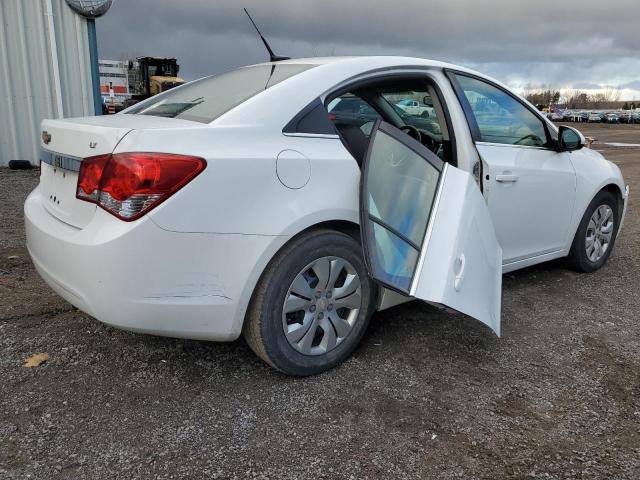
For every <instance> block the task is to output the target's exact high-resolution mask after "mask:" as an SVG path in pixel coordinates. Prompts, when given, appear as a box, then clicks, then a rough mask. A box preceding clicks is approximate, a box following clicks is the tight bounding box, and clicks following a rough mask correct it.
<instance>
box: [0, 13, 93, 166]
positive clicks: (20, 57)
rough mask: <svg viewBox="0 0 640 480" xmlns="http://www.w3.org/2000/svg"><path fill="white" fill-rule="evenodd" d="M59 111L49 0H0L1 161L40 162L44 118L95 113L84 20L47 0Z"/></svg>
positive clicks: (86, 28)
mask: <svg viewBox="0 0 640 480" xmlns="http://www.w3.org/2000/svg"><path fill="white" fill-rule="evenodd" d="M50 2H51V7H52V14H53V24H54V33H55V41H56V44H57V48H56V53H57V57H58V65H57V68H58V69H59V76H60V94H61V97H62V109H61V110H62V111H61V112H60V111H59V110H60V109H59V108H58V106H57V101H56V88H55V84H56V82H55V76H54V72H55V68H56V66H55V65H54V63H53V60H52V50H51V42H50V35H49V17H48V16H47V15H46V13H47V3H48V0H0V166H2V165H7V164H8V162H9V160H29V161H31V163H32V164H34V165H37V164H38V145H39V137H40V122H41V120H42V119H44V118H58V117H65V118H68V117H78V116H85V115H93V114H94V99H93V85H92V78H91V61H90V52H89V42H88V25H87V20H86V19H85V18H83V17H81V16H80V15H77V14H76V13H75V12H74V11H73V10H71V8H69V6H68V5H67V4H66V2H65V0H50Z"/></svg>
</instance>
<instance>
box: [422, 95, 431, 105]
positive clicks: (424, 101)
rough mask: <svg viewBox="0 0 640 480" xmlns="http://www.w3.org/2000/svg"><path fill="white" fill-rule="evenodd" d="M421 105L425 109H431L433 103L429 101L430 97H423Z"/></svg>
mask: <svg viewBox="0 0 640 480" xmlns="http://www.w3.org/2000/svg"><path fill="white" fill-rule="evenodd" d="M422 103H423V104H425V105H426V106H427V107H433V101H432V100H431V96H430V95H425V96H424V97H422Z"/></svg>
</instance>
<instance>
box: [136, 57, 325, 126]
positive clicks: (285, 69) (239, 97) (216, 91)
mask: <svg viewBox="0 0 640 480" xmlns="http://www.w3.org/2000/svg"><path fill="white" fill-rule="evenodd" d="M313 67H315V65H310V64H292V63H285V64H280V65H255V66H251V67H244V68H239V69H238V70H233V71H231V72H227V73H223V74H221V75H216V76H214V77H207V78H203V79H202V80H196V81H195V82H191V83H188V84H186V85H184V86H183V87H180V88H178V89H176V90H171V91H170V92H169V93H167V94H165V95H162V96H160V97H158V98H157V99H155V100H152V101H151V102H149V103H144V104H142V105H134V106H133V107H132V108H131V109H130V110H128V111H127V113H131V114H137V115H154V116H158V117H170V118H180V119H183V120H192V121H196V122H202V123H209V122H211V121H213V120H215V119H216V118H218V117H219V116H220V115H222V114H223V113H225V112H228V111H229V110H231V109H232V108H234V107H237V106H238V105H240V104H241V103H243V102H244V101H246V100H248V99H249V98H251V97H253V96H254V95H257V94H258V93H260V92H262V91H264V90H266V89H268V88H269V87H272V86H273V85H275V84H277V83H280V82H282V81H284V80H286V79H288V78H290V77H292V76H294V75H297V74H298V73H301V72H304V71H305V70H308V69H310V68H313Z"/></svg>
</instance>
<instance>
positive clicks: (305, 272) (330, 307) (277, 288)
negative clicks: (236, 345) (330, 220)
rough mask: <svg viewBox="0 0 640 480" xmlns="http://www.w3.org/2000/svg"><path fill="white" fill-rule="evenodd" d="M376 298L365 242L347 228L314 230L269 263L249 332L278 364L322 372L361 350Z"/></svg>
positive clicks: (261, 352)
mask: <svg viewBox="0 0 640 480" xmlns="http://www.w3.org/2000/svg"><path fill="white" fill-rule="evenodd" d="M375 301H376V287H375V284H374V283H373V282H372V281H371V280H370V278H369V276H368V275H367V272H366V269H365V266H364V263H363V260H362V249H361V247H360V244H359V243H358V242H357V241H356V240H354V239H353V238H352V237H350V236H348V235H346V234H344V233H340V232H336V231H332V230H321V231H311V232H308V233H305V234H303V235H301V236H300V237H299V238H296V239H294V240H293V241H292V242H291V243H290V244H289V245H287V246H286V247H285V248H284V249H283V250H282V251H281V252H280V253H279V254H278V255H277V256H276V257H275V258H274V259H273V260H272V262H271V263H270V265H269V267H267V270H266V271H265V273H264V275H263V277H262V279H261V280H260V282H259V284H258V286H257V287H256V291H255V292H254V296H253V298H252V301H251V305H250V307H249V311H248V315H247V318H246V320H245V325H244V331H243V333H244V337H245V339H246V340H247V343H248V344H249V346H250V347H251V349H252V350H253V351H254V352H255V353H256V354H257V355H258V356H260V357H261V358H262V359H263V360H265V361H266V362H267V363H269V364H270V365H272V366H273V367H275V368H277V369H278V370H281V371H282V372H284V373H287V374H290V375H298V376H306V375H313V374H317V373H320V372H322V371H324V370H327V369H329V368H332V367H334V366H336V365H338V364H339V363H341V362H342V361H344V360H345V359H346V358H347V357H348V356H349V355H350V354H351V352H353V350H354V349H355V348H356V346H357V345H358V343H359V342H360V340H361V339H362V336H363V335H364V332H365V330H366V328H367V325H368V323H369V318H370V317H371V315H372V314H373V312H374V310H375Z"/></svg>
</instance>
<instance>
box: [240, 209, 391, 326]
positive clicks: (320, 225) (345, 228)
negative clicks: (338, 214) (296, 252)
mask: <svg viewBox="0 0 640 480" xmlns="http://www.w3.org/2000/svg"><path fill="white" fill-rule="evenodd" d="M314 230H318V231H320V230H334V231H338V232H342V233H345V234H347V235H349V236H350V237H352V238H353V239H355V240H356V241H358V242H360V225H359V224H358V223H357V222H354V221H353V220H349V219H345V218H342V219H340V218H333V219H325V220H319V221H316V222H315V223H310V224H307V225H305V226H303V227H301V228H298V229H297V231H296V233H295V234H293V235H281V236H277V237H275V238H274V241H273V242H272V244H271V247H270V248H268V249H266V250H265V251H264V252H263V253H262V255H260V257H259V258H258V259H257V261H256V267H255V268H254V270H253V272H252V273H251V275H250V277H249V278H248V279H247V282H246V285H245V288H244V290H243V292H242V294H241V295H240V298H239V299H238V308H237V309H236V316H235V319H234V334H235V335H236V336H239V335H240V332H241V331H242V327H243V325H244V322H245V319H246V315H247V311H248V309H249V305H250V303H251V300H252V299H253V296H254V293H255V291H256V288H257V286H258V285H259V283H260V281H261V280H262V278H263V277H264V274H265V272H266V270H267V268H268V267H269V266H270V265H271V263H272V262H273V260H274V259H275V258H276V257H277V255H278V254H279V253H280V252H281V251H282V250H283V249H284V248H286V247H287V246H288V245H290V244H291V242H293V241H295V240H297V239H298V238H299V237H300V236H301V235H305V234H308V233H309V232H311V231H314ZM379 293H380V292H377V295H379Z"/></svg>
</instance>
